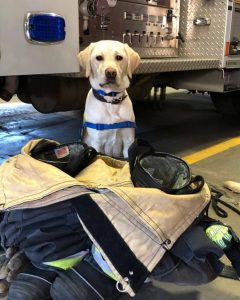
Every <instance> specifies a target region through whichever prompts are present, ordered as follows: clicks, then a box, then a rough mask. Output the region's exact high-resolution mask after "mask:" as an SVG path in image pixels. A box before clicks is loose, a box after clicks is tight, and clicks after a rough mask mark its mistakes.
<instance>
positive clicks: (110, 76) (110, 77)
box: [105, 68, 117, 83]
mask: <svg viewBox="0 0 240 300" xmlns="http://www.w3.org/2000/svg"><path fill="white" fill-rule="evenodd" d="M105 76H106V81H107V83H115V82H116V79H117V71H116V70H115V69H114V68H107V69H106V70H105Z"/></svg>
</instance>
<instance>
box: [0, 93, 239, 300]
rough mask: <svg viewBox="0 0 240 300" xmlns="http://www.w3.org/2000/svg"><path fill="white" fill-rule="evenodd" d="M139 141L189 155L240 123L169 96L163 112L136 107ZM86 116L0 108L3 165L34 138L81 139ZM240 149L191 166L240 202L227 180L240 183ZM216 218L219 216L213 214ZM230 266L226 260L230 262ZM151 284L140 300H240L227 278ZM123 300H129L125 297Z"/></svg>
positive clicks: (193, 99)
mask: <svg viewBox="0 0 240 300" xmlns="http://www.w3.org/2000/svg"><path fill="white" fill-rule="evenodd" d="M134 110H135V114H136V120H137V136H138V137H141V138H144V139H147V140H148V141H149V142H151V143H152V144H153V146H154V147H155V148H156V149H157V150H159V151H165V152H169V153H172V154H176V155H178V156H181V157H182V156H185V155H189V154H191V153H194V152H196V151H198V150H201V149H204V148H207V147H209V146H211V145H215V144H217V143H220V142H222V141H225V140H228V139H231V138H233V137H236V136H240V122H239V120H238V119H224V118H222V117H221V116H220V115H219V114H217V113H216V111H215V109H214V107H213V106H212V103H211V101H210V99H209V96H206V95H205V96H202V95H188V94H187V93H186V92H183V91H181V92H178V93H170V94H169V95H168V100H167V101H166V102H165V105H164V107H163V109H162V110H156V109H153V107H152V105H151V104H150V103H141V104H136V105H134ZM80 119H81V112H80V111H76V112H61V113H53V114H48V115H43V114H40V113H38V112H37V111H36V110H35V109H34V108H33V107H32V106H31V105H27V104H22V103H18V102H16V103H13V102H10V103H7V104H5V103H3V104H0V139H1V148H0V163H1V162H2V161H3V160H5V159H6V158H8V157H10V156H12V155H15V154H17V153H18V152H19V150H20V148H21V147H22V146H23V145H24V144H25V143H26V142H27V141H29V140H30V139H36V138H43V137H44V138H50V139H55V140H58V141H60V142H70V141H74V140H77V139H78V138H79V124H80ZM239 158H240V146H236V147H235V148H232V149H230V150H227V151H224V152H222V153H220V154H217V155H215V156H213V157H209V158H207V159H205V160H202V161H199V162H198V163H196V164H194V165H192V166H191V169H192V172H193V173H194V174H200V175H202V176H203V177H204V178H205V180H206V181H207V182H208V183H209V184H210V185H213V186H215V187H217V188H218V189H220V190H221V191H223V193H224V194H225V197H226V199H229V200H230V201H231V200H234V201H235V202H236V203H238V208H240V207H239V203H240V196H239V195H238V194H234V193H232V192H229V191H226V190H225V189H224V188H223V187H222V184H223V182H224V181H225V180H235V181H238V180H239V181H240V159H239ZM211 215H212V216H213V217H214V218H216V219H220V218H219V217H217V216H216V215H215V214H214V212H213V211H211ZM224 222H225V223H227V224H230V225H232V226H233V228H234V229H235V230H236V231H237V233H238V234H239V235H240V226H239V225H240V218H239V216H238V215H236V214H234V213H232V212H230V213H229V217H228V218H227V219H224ZM225 262H226V263H227V261H226V260H225ZM155 285H156V286H157V287H152V286H151V285H149V284H146V285H145V286H144V287H143V288H142V290H141V291H140V292H139V294H138V295H137V296H136V297H135V299H137V300H145V299H152V300H155V299H164V300H168V299H169V300H170V299H171V300H172V299H184V300H185V299H186V300H200V299H201V300H210V299H216V298H218V299H221V300H225V299H226V300H230V299H240V283H239V281H234V280H230V279H225V278H218V279H217V280H215V281H214V282H212V283H210V284H208V285H204V286H201V287H178V286H176V285H172V284H163V283H156V284H155ZM122 299H125V300H127V299H129V297H128V296H124V297H123V298H122Z"/></svg>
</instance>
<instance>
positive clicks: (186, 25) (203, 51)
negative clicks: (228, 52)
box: [179, 0, 228, 65]
mask: <svg viewBox="0 0 240 300" xmlns="http://www.w3.org/2000/svg"><path fill="white" fill-rule="evenodd" d="M227 12H228V0H218V1H217V0H215V1H214V0H213V1H206V0H182V1H181V9H180V16H181V17H180V32H181V34H182V35H183V37H184V39H185V43H181V45H180V48H179V54H180V57H182V58H205V59H206V58H208V59H210V58H213V59H218V60H219V63H220V65H221V64H222V63H223V58H224V49H225V31H226V22H227ZM198 17H201V18H209V19H210V20H211V24H210V25H209V26H196V25H194V19H196V18H198Z"/></svg>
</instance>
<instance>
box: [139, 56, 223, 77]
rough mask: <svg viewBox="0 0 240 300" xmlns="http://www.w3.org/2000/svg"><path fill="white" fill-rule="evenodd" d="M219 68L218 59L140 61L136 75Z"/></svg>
mask: <svg viewBox="0 0 240 300" xmlns="http://www.w3.org/2000/svg"><path fill="white" fill-rule="evenodd" d="M218 66H219V60H218V59H191V60H190V59H188V58H186V59H179V58H172V59H167V58H164V59H142V61H141V65H140V66H139V67H138V69H137V71H136V73H139V74H143V73H158V72H174V71H189V70H203V69H216V68H218Z"/></svg>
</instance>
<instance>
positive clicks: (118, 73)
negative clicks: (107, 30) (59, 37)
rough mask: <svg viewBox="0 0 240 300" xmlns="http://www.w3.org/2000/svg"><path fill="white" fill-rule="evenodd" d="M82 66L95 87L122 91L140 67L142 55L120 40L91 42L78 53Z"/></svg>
mask: <svg viewBox="0 0 240 300" xmlns="http://www.w3.org/2000/svg"><path fill="white" fill-rule="evenodd" d="M78 59H79V62H80V66H81V67H82V68H84V69H85V70H86V77H89V79H90V83H91V85H92V87H93V88H95V89H105V90H112V91H113V90H114V91H122V90H125V89H126V88H127V87H128V86H129V78H131V77H132V73H133V72H134V70H135V69H136V68H137V67H138V65H139V62H140V57H139V55H138V53H137V52H135V51H134V50H133V49H131V48H130V47H129V46H128V45H127V44H123V43H120V42H118V41H110V40H109V41H105V40H103V41H99V42H96V43H91V44H90V45H89V46H88V47H87V48H85V49H84V50H83V51H81V52H80V53H79V54H78Z"/></svg>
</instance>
